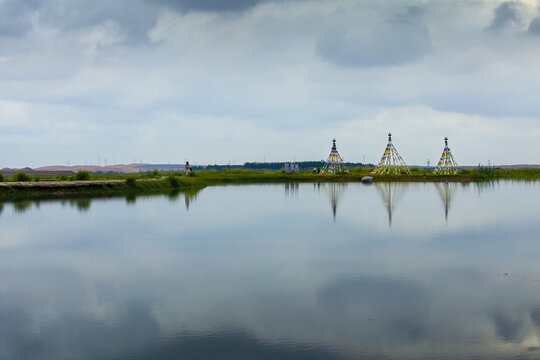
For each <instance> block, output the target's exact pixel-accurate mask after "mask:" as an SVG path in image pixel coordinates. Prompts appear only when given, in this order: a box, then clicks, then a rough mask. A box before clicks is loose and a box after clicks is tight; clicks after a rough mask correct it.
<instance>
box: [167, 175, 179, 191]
mask: <svg viewBox="0 0 540 360" xmlns="http://www.w3.org/2000/svg"><path fill="white" fill-rule="evenodd" d="M167 180H168V181H169V184H171V186H172V187H173V188H175V189H177V188H179V187H180V180H178V178H177V177H175V176H172V175H169V176H168V177H167Z"/></svg>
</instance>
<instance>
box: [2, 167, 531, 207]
mask: <svg viewBox="0 0 540 360" xmlns="http://www.w3.org/2000/svg"><path fill="white" fill-rule="evenodd" d="M505 175H506V176H496V175H482V176H472V175H468V174H467V175H461V174H460V175H433V174H412V175H369V174H365V173H360V174H354V173H353V174H339V175H313V174H311V173H309V174H308V173H299V174H285V173H281V172H233V171H227V172H198V173H197V174H196V175H195V176H183V175H181V174H178V173H176V174H171V175H168V176H160V177H159V178H148V177H146V178H138V179H133V178H132V179H131V180H132V181H131V182H130V181H129V179H126V178H124V179H108V180H104V179H96V180H85V181H58V180H54V179H47V180H45V181H43V180H42V181H28V182H0V201H9V200H32V199H53V198H74V197H107V196H133V195H135V196H137V195H145V194H166V193H170V192H184V191H193V190H195V191H198V190H200V189H202V188H205V187H207V186H217V185H233V184H276V183H283V184H285V183H328V182H360V181H361V179H362V177H364V176H371V177H372V178H373V182H459V183H471V182H489V181H493V180H523V181H527V180H528V181H538V180H540V173H539V174H533V175H531V176H527V177H523V176H511V175H512V174H505Z"/></svg>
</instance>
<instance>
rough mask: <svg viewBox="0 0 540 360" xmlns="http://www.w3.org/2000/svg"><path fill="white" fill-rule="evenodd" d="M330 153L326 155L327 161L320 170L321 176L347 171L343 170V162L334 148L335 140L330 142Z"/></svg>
mask: <svg viewBox="0 0 540 360" xmlns="http://www.w3.org/2000/svg"><path fill="white" fill-rule="evenodd" d="M332 142H333V144H332V151H330V155H328V159H327V160H326V163H324V166H323V168H322V170H321V174H337V173H339V172H342V171H345V170H347V169H346V168H345V162H344V161H343V159H342V158H341V156H340V155H339V153H338V151H337V148H336V139H334V140H332Z"/></svg>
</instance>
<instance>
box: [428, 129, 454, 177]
mask: <svg viewBox="0 0 540 360" xmlns="http://www.w3.org/2000/svg"><path fill="white" fill-rule="evenodd" d="M433 173H434V174H437V175H456V174H457V173H459V166H458V164H457V162H456V160H455V159H454V155H452V152H451V151H450V148H449V147H448V138H447V137H445V138H444V150H443V153H442V155H441V159H440V160H439V163H438V164H437V167H436V168H435V170H433Z"/></svg>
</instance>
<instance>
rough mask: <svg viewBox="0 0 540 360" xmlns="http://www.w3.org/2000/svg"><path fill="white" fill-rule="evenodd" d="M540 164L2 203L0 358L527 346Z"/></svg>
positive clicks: (538, 307) (509, 354)
mask: <svg viewBox="0 0 540 360" xmlns="http://www.w3.org/2000/svg"><path fill="white" fill-rule="evenodd" d="M539 194H540V182H511V181H502V182H491V183H482V184H474V183H471V184H455V183H450V184H444V183H440V184H438V183H437V184H435V183H376V184H373V185H363V184H360V183H345V184H342V183H325V184H279V185H276V184H272V185H242V186H213V187H208V188H205V189H203V190H201V191H200V192H198V193H189V194H184V193H172V194H168V195H158V196H143V197H134V196H128V197H118V198H102V199H101V198H96V199H74V200H50V201H40V202H32V201H19V202H14V203H0V358H1V359H17V360H20V359H473V358H474V359H507V358H519V359H529V358H530V359H539V358H540V235H539V234H540V206H539V200H540V196H539Z"/></svg>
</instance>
